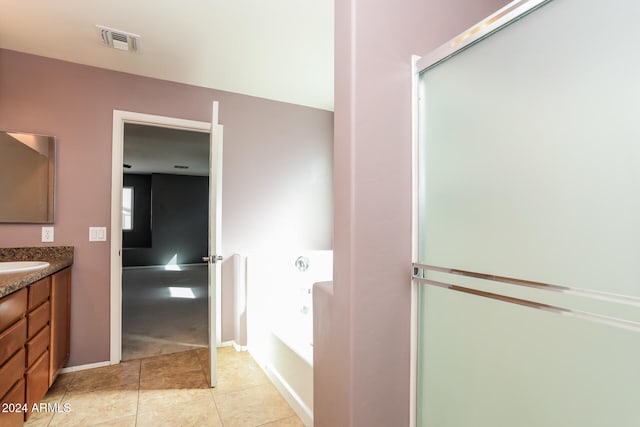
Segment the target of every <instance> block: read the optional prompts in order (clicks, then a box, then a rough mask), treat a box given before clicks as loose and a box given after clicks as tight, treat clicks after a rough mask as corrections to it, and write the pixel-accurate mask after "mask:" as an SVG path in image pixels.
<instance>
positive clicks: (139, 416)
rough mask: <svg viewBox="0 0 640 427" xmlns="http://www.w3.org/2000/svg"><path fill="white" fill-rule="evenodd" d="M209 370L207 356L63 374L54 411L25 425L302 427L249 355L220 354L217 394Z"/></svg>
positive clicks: (53, 395) (53, 393)
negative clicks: (208, 383)
mask: <svg viewBox="0 0 640 427" xmlns="http://www.w3.org/2000/svg"><path fill="white" fill-rule="evenodd" d="M207 366H208V350H191V351H187V352H182V353H174V354H168V355H161V356H155V357H150V358H146V359H137V360H130V361H126V362H123V363H121V364H119V365H113V366H107V367H104V368H96V369H90V370H86V371H79V372H72V373H67V374H62V375H60V376H59V377H58V379H57V380H56V382H55V383H54V385H53V387H52V388H51V389H50V390H49V392H48V393H47V395H46V396H45V398H44V399H43V402H45V403H48V404H50V405H49V407H50V408H52V409H53V410H52V411H51V412H47V411H43V412H39V413H34V414H32V416H31V418H30V419H29V421H28V422H27V423H26V425H27V426H30V427H33V426H51V427H54V426H65V427H68V426H80V427H89V426H101V427H106V426H110V427H116V426H117V427H134V426H137V427H146V426H154V427H156V426H167V427H173V426H184V427H187V426H193V427H205V426H214V427H241V426H242V427H257V426H264V427H289V426H297V427H301V426H304V424H303V423H302V422H301V421H300V419H299V418H298V417H297V416H296V414H295V413H294V412H293V410H292V409H291V407H289V405H288V404H287V402H286V401H285V400H284V399H283V398H282V396H281V395H280V394H279V393H278V391H277V390H276V388H275V387H274V386H273V385H272V384H271V382H270V381H269V379H268V378H267V377H266V376H265V375H264V373H263V372H262V370H261V369H260V367H259V366H258V365H257V364H256V363H255V362H254V360H253V359H252V357H251V356H250V355H249V354H248V353H247V352H236V351H235V350H234V349H233V348H232V347H222V348H219V349H218V386H217V387H216V388H209V387H208V386H207V375H208V373H207V371H206V367H207ZM56 404H57V406H56ZM56 408H59V409H58V410H57V411H56V410H55V409H56ZM65 409H68V410H67V411H65Z"/></svg>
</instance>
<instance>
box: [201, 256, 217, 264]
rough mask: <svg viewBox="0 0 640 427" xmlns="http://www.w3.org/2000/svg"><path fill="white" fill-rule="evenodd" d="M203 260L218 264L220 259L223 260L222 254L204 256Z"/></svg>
mask: <svg viewBox="0 0 640 427" xmlns="http://www.w3.org/2000/svg"><path fill="white" fill-rule="evenodd" d="M202 260H203V261H205V262H210V263H212V264H216V263H217V262H218V261H222V256H221V255H211V256H203V257H202Z"/></svg>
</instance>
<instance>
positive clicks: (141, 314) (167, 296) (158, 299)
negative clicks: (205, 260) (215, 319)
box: [122, 264, 208, 360]
mask: <svg viewBox="0 0 640 427" xmlns="http://www.w3.org/2000/svg"><path fill="white" fill-rule="evenodd" d="M181 269H182V270H181V271H171V270H165V269H164V267H140V268H139V267H128V268H124V269H123V271H122V360H131V359H140V358H143V357H150V356H157V355H160V354H169V353H176V352H180V351H186V350H193V349H197V348H205V347H207V346H208V328H207V323H208V314H207V307H208V306H207V266H206V264H203V265H188V266H181Z"/></svg>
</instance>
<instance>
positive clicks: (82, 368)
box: [60, 361, 111, 374]
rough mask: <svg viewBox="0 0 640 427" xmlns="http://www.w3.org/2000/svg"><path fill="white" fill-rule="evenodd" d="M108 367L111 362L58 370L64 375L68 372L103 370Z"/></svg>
mask: <svg viewBox="0 0 640 427" xmlns="http://www.w3.org/2000/svg"><path fill="white" fill-rule="evenodd" d="M110 365H111V362H109V361H105V362H96V363H88V364H86V365H78V366H69V367H67V368H62V369H60V373H61V374H66V373H69V372H77V371H85V370H87V369H94V368H104V367H105V366H110Z"/></svg>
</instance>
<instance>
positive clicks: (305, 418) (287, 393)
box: [259, 365, 313, 427]
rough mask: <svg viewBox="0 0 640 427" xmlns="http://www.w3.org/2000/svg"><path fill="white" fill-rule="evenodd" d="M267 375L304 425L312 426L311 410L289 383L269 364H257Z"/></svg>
mask: <svg viewBox="0 0 640 427" xmlns="http://www.w3.org/2000/svg"><path fill="white" fill-rule="evenodd" d="M259 366H260V367H261V368H262V370H263V371H264V373H265V374H267V377H269V379H270V380H271V382H272V383H273V385H274V386H275V387H276V389H278V391H279V392H280V394H281V395H282V397H284V400H286V401H287V403H289V406H291V409H293V411H294V412H295V413H296V414H297V415H298V417H299V418H300V420H301V421H302V423H303V424H304V425H305V426H306V427H311V426H313V412H312V411H311V409H310V408H309V407H308V406H307V405H305V404H304V402H303V401H302V399H300V396H298V394H297V393H296V392H295V391H294V390H293V389H292V388H291V386H289V384H288V383H287V382H286V381H285V380H284V379H283V378H282V377H281V376H280V374H279V373H278V371H276V370H275V369H273V368H272V366H271V365H266V366H262V365H259Z"/></svg>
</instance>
